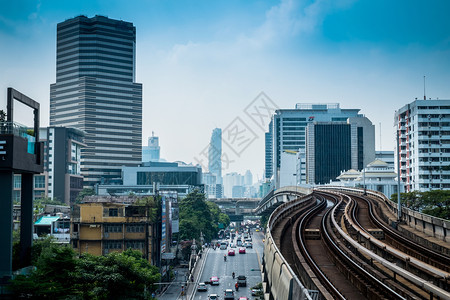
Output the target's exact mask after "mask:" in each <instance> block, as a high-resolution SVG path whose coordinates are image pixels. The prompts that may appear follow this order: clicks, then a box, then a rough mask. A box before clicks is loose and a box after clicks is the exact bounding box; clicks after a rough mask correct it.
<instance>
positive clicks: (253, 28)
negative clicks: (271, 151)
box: [0, 1, 450, 178]
mask: <svg viewBox="0 0 450 300" xmlns="http://www.w3.org/2000/svg"><path fill="white" fill-rule="evenodd" d="M449 6H450V4H448V3H445V2H434V1H433V2H428V3H422V2H421V1H408V2H406V1H399V2H395V3H391V2H388V1H377V2H376V3H362V2H360V1H341V2H335V1H333V2H327V1H313V2H311V1H281V2H280V1H268V2H259V1H249V2H244V3H241V2H229V1H227V2H217V3H214V4H211V3H210V2H206V1H205V2H199V3H197V5H196V6H195V7H192V6H189V3H187V2H186V3H185V2H164V3H159V2H146V1H138V2H136V3H134V5H129V4H127V3H126V2H125V1H123V2H122V1H116V2H113V3H111V2H110V1H97V2H95V3H91V2H88V1H81V2H77V3H64V4H62V3H59V2H58V1H46V2H45V3H44V2H37V3H36V2H34V1H17V2H14V3H9V2H6V1H2V2H1V3H0V7H1V9H0V41H1V43H0V65H1V66H2V72H1V74H0V107H6V105H5V103H6V102H5V101H6V100H5V99H6V97H5V96H3V95H6V87H8V86H12V87H14V88H17V89H19V90H21V91H23V92H24V93H25V94H27V95H28V96H30V97H32V98H33V99H36V100H37V101H39V102H40V103H41V111H42V114H41V125H42V126H48V125H49V124H48V123H49V98H50V97H49V95H50V91H49V85H50V84H51V83H53V82H55V69H56V65H55V61H56V59H55V58H56V24H57V23H60V22H63V21H64V20H67V19H70V18H73V17H75V16H78V15H81V14H83V15H87V16H88V17H93V16H94V15H106V16H108V17H109V18H113V19H122V20H124V21H127V22H132V23H133V24H134V25H135V26H136V31H137V37H136V39H137V48H136V56H137V57H136V62H137V66H136V82H140V83H142V84H143V86H144V89H143V106H144V107H143V139H144V140H146V139H147V138H148V137H149V136H150V135H151V132H152V131H155V132H158V136H159V137H161V139H162V145H161V146H162V148H163V151H162V152H163V153H161V156H163V157H165V158H167V160H169V161H175V160H183V161H186V162H187V163H189V162H192V163H195V162H196V161H195V158H196V157H199V158H201V153H202V151H203V150H204V148H206V147H207V146H208V144H209V138H210V132H211V130H212V129H213V128H216V127H219V128H224V129H226V128H227V126H228V125H230V124H232V122H233V120H235V118H237V117H240V118H241V119H242V120H243V121H244V122H246V124H247V125H248V126H250V127H251V129H252V130H253V131H254V132H255V136H256V138H255V139H254V142H253V143H252V144H250V145H249V146H248V147H247V148H246V149H244V150H245V151H242V152H239V155H236V154H234V155H232V154H233V153H232V152H231V150H230V149H228V150H227V148H226V147H224V152H226V151H228V154H230V156H232V157H230V159H231V161H232V162H230V163H229V164H224V166H223V167H224V170H223V174H226V173H230V172H239V173H244V172H245V170H247V169H250V170H252V172H253V174H254V175H255V177H257V178H261V177H262V175H263V174H262V172H263V168H264V131H267V130H268V127H267V126H266V128H265V129H264V130H261V129H259V128H257V127H255V125H254V124H253V123H251V122H249V121H248V120H246V119H245V118H243V117H242V116H244V113H243V111H244V109H245V108H246V106H247V105H249V104H250V103H251V102H252V101H253V100H254V99H255V97H257V96H258V95H259V93H260V92H265V94H266V95H267V96H268V97H270V99H272V100H273V102H274V103H275V104H276V105H277V106H278V107H280V108H289V109H290V108H293V107H294V106H295V104H296V103H301V102H306V103H330V102H338V103H340V104H341V107H342V108H359V109H361V113H362V114H365V115H366V116H367V117H368V118H369V119H371V120H372V122H373V124H374V125H375V127H376V129H375V130H376V133H375V135H376V150H380V132H379V130H380V128H379V124H380V123H381V127H382V128H381V135H382V138H381V139H382V142H381V144H382V150H393V149H394V132H395V131H394V113H395V110H396V109H399V108H400V107H403V106H404V105H406V104H407V103H410V102H411V101H413V100H414V99H415V98H418V99H423V95H424V85H423V76H426V82H427V83H426V96H427V98H432V99H436V98H439V99H450V84H448V82H449V79H450V71H449V70H450V68H449V65H450V55H449V50H450V43H449V39H448V33H447V31H448V28H449V25H450V21H449V20H448V19H447V18H446V17H445V12H446V11H448V8H449ZM138 7H139V9H137V8H138ZM422 20H426V21H422ZM1 91H3V92H1ZM2 93H3V94H2ZM172 117H175V119H176V121H175V122H174V121H169V120H170V118H172ZM17 119H18V121H19V122H20V118H17ZM25 125H27V124H25ZM180 145H183V146H182V147H180Z"/></svg>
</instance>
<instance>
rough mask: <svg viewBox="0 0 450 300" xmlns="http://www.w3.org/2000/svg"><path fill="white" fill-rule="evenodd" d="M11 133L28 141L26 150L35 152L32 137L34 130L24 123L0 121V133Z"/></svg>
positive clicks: (34, 139) (33, 138)
mask: <svg viewBox="0 0 450 300" xmlns="http://www.w3.org/2000/svg"><path fill="white" fill-rule="evenodd" d="M4 134H5V135H6V134H11V135H14V136H20V137H22V138H25V139H26V140H27V141H28V146H27V152H28V153H30V154H35V147H34V144H35V142H36V138H35V137H34V130H33V129H29V128H28V127H26V126H25V125H22V124H20V123H17V122H0V135H4Z"/></svg>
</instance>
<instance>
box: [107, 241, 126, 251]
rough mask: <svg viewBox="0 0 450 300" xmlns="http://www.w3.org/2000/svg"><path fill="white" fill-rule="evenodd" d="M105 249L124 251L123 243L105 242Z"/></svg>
mask: <svg viewBox="0 0 450 300" xmlns="http://www.w3.org/2000/svg"><path fill="white" fill-rule="evenodd" d="M103 248H105V249H122V242H121V241H104V242H103Z"/></svg>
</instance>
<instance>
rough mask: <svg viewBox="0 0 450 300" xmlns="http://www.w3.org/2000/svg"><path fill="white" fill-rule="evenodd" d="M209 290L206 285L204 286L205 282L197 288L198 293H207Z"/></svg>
mask: <svg viewBox="0 0 450 300" xmlns="http://www.w3.org/2000/svg"><path fill="white" fill-rule="evenodd" d="M207 290H208V288H207V287H206V284H204V283H203V282H200V283H199V284H198V286H197V291H199V292H206V291H207Z"/></svg>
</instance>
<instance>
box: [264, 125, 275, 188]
mask: <svg viewBox="0 0 450 300" xmlns="http://www.w3.org/2000/svg"><path fill="white" fill-rule="evenodd" d="M272 129H273V121H270V123H269V131H268V132H266V133H265V135H264V138H265V146H266V149H265V170H264V175H265V178H266V179H270V178H271V177H272V175H273V141H272V138H273V134H272Z"/></svg>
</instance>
